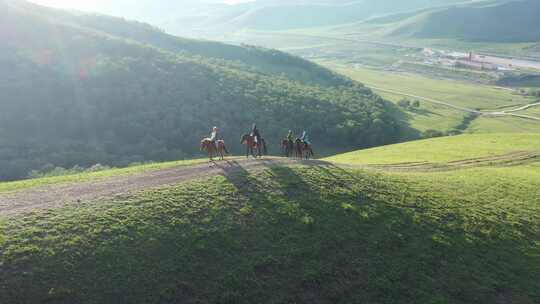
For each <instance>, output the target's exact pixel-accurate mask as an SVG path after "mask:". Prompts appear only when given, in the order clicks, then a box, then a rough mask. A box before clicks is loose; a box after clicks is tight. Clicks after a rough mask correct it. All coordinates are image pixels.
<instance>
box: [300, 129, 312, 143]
mask: <svg viewBox="0 0 540 304" xmlns="http://www.w3.org/2000/svg"><path fill="white" fill-rule="evenodd" d="M300 140H301V141H303V142H304V143H305V144H306V145H308V146H311V141H310V140H309V136H308V134H307V132H306V130H304V131H302V136H300Z"/></svg>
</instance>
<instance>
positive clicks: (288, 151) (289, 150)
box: [281, 138, 294, 157]
mask: <svg viewBox="0 0 540 304" xmlns="http://www.w3.org/2000/svg"><path fill="white" fill-rule="evenodd" d="M293 151H294V142H293V141H292V140H288V139H287V138H285V139H283V140H282V141H281V152H282V153H283V156H285V157H291V156H292V155H293Z"/></svg>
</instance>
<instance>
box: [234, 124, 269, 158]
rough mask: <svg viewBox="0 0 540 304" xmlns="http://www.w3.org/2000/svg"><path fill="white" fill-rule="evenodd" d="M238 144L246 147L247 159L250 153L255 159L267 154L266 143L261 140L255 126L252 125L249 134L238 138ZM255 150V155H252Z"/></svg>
mask: <svg viewBox="0 0 540 304" xmlns="http://www.w3.org/2000/svg"><path fill="white" fill-rule="evenodd" d="M240 143H241V144H245V145H246V157H248V156H249V154H250V153H251V155H253V156H255V157H257V156H258V157H262V155H263V154H267V152H268V151H267V150H266V142H265V140H264V138H262V136H261V134H260V132H259V129H257V125H256V124H253V127H252V128H251V132H250V133H249V134H244V135H243V136H242V137H241V138H240ZM255 150H257V155H255V153H254V151H255Z"/></svg>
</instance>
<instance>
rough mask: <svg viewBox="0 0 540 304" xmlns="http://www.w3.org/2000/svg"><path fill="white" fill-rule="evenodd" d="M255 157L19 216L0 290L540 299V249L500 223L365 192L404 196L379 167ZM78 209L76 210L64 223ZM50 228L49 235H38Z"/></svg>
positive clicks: (123, 297)
mask: <svg viewBox="0 0 540 304" xmlns="http://www.w3.org/2000/svg"><path fill="white" fill-rule="evenodd" d="M261 163H263V164H266V170H263V171H260V172H251V173H250V172H248V171H246V170H245V169H244V168H242V167H241V166H240V165H239V164H238V163H236V162H235V161H230V162H228V163H227V164H224V165H223V170H224V177H225V178H224V180H222V179H219V178H214V179H209V180H208V181H207V182H205V183H202V184H196V183H193V184H189V185H186V186H182V187H178V188H172V189H166V190H162V191H159V192H155V193H153V194H152V195H147V196H144V197H142V198H135V201H134V202H123V203H122V204H121V203H119V202H117V203H116V204H115V205H114V206H118V207H116V208H118V209H113V208H112V207H111V208H108V209H105V210H88V211H87V212H83V213H82V215H81V214H69V215H68V216H66V217H60V219H61V221H60V222H59V221H58V219H57V218H55V217H51V218H49V219H46V220H45V221H44V222H42V223H41V224H40V226H39V227H48V228H43V229H46V230H43V231H40V230H39V231H35V229H36V226H33V227H30V226H32V225H33V223H25V222H24V221H23V222H22V223H21V225H23V226H24V225H27V226H29V228H28V230H27V231H25V233H23V234H22V236H21V238H19V239H18V240H20V241H21V242H23V243H24V246H23V248H21V249H20V251H19V253H15V254H10V255H9V256H10V257H11V259H5V258H3V259H2V260H1V261H0V262H2V263H4V264H0V265H3V266H0V267H4V269H7V268H9V271H5V272H4V271H3V272H1V273H0V299H3V300H4V299H5V300H6V303H31V302H39V301H42V300H44V299H46V300H47V301H48V302H49V303H140V302H145V303H358V302H365V303H414V302H416V303H473V302H474V303H497V301H499V302H500V301H501V299H504V300H505V301H504V302H516V303H534V302H535V300H536V299H538V296H539V294H538V292H537V291H535V290H537V289H535V287H538V282H539V281H540V280H539V279H540V278H539V276H540V275H539V273H538V272H536V270H535V269H534V267H532V268H531V265H534V264H533V262H535V261H537V260H538V259H537V258H534V257H533V256H527V255H526V254H524V252H523V251H522V250H523V248H524V247H525V246H526V245H527V244H524V243H523V242H521V241H518V239H516V238H513V237H509V235H508V233H504V234H502V233H503V232H505V231H502V230H501V231H494V233H497V232H501V234H500V235H497V234H495V235H492V236H490V237H486V236H485V235H484V236H483V235H476V233H477V232H475V231H473V232H470V231H466V230H464V228H463V225H464V222H463V219H462V218H460V217H459V216H454V217H449V216H450V215H452V214H444V213H441V214H439V213H436V214H430V213H429V212H431V211H430V210H415V209H410V208H399V207H396V206H393V207H392V208H389V206H388V204H391V203H392V201H388V202H386V203H385V204H383V203H381V202H380V201H377V200H374V199H373V198H372V197H371V195H370V193H371V192H374V191H379V192H381V193H383V194H386V195H387V197H388V198H389V200H391V199H392V197H393V199H394V200H395V202H397V203H401V197H395V195H394V193H393V192H392V191H393V189H392V186H393V185H387V184H386V183H387V181H386V180H384V179H378V177H377V176H374V175H366V174H363V173H354V172H350V171H348V170H343V169H340V168H337V167H333V166H332V165H330V164H327V163H324V162H320V163H319V164H320V165H319V166H313V167H288V166H279V165H275V164H273V163H272V162H271V161H265V160H261ZM310 163H312V162H310ZM75 215H76V216H77V217H78V220H77V221H73V220H71V222H68V223H66V222H65V221H69V220H70V219H73V216H75ZM44 223H45V224H46V225H45V226H44ZM81 227H85V228H81ZM503 228H508V227H505V225H502V228H501V229H503ZM44 232H47V234H46V236H47V237H44V238H42V239H37V238H36V237H37V236H36V235H35V234H37V235H40V234H43V233H44ZM56 234H58V235H56ZM68 234H72V235H73V237H72V238H71V239H70V242H63V241H62V237H63V236H64V235H68ZM10 237H11V238H14V236H10ZM22 237H25V238H26V240H24V241H23V239H22ZM55 237H58V238H59V239H56V238H55ZM9 243H10V244H8V245H10V246H14V245H15V244H14V241H9ZM34 246H37V247H39V248H44V249H45V250H43V251H38V250H37V249H36V248H35V247H34ZM529 246H530V245H529ZM10 248H11V247H10ZM24 248H27V249H24ZM10 250H12V249H10ZM1 251H2V250H1V249H0V253H1ZM18 255H22V256H24V258H21V259H18V258H17V256H18ZM0 256H1V255H0ZM5 263H7V264H9V265H8V267H6V264H5ZM4 269H3V270H4ZM535 292H536V293H535Z"/></svg>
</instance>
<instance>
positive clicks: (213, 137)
mask: <svg viewBox="0 0 540 304" xmlns="http://www.w3.org/2000/svg"><path fill="white" fill-rule="evenodd" d="M218 131H219V130H218V127H214V128H212V133H210V140H211V141H212V143H213V144H214V146H216V149H217V143H216V140H217V136H218Z"/></svg>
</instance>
